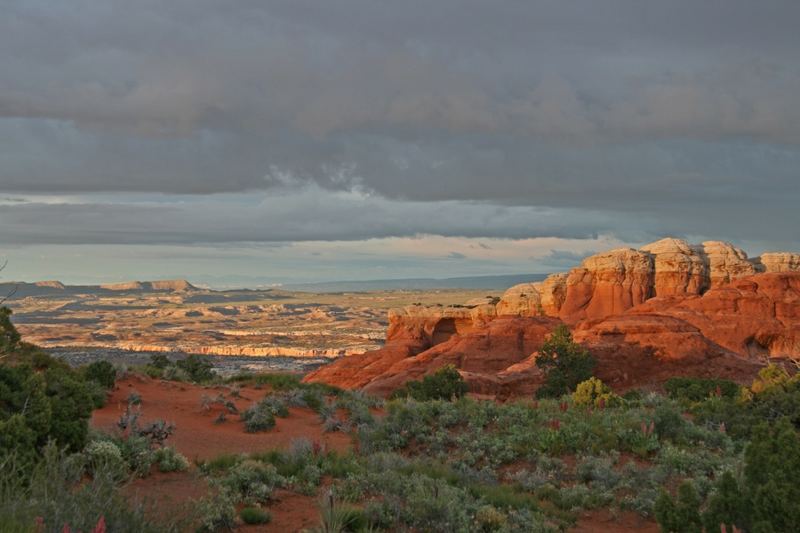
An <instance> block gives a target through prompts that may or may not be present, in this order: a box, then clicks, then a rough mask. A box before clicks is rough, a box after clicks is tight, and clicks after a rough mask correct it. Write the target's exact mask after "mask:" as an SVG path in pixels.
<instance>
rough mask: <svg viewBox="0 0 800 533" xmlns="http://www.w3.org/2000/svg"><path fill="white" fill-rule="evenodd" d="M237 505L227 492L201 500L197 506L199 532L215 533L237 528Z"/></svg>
mask: <svg viewBox="0 0 800 533" xmlns="http://www.w3.org/2000/svg"><path fill="white" fill-rule="evenodd" d="M235 503H236V502H235V500H234V497H233V496H232V495H231V494H230V493H228V492H226V491H220V492H218V493H217V494H214V495H212V496H208V497H206V498H203V499H202V500H200V501H199V502H198V503H197V505H196V507H197V515H198V522H199V524H198V526H197V531H198V532H202V533H215V532H217V531H229V530H231V529H233V528H234V527H236V507H235V506H234V504H235Z"/></svg>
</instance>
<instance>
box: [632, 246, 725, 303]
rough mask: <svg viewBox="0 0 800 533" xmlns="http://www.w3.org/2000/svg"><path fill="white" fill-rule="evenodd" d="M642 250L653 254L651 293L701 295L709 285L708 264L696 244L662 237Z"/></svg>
mask: <svg viewBox="0 0 800 533" xmlns="http://www.w3.org/2000/svg"><path fill="white" fill-rule="evenodd" d="M641 249H642V251H645V252H647V253H649V254H651V255H652V256H653V273H654V278H653V291H652V293H653V296H671V295H674V294H677V295H686V294H701V293H702V292H703V291H705V290H706V289H707V288H708V285H709V284H710V281H709V279H708V266H707V265H706V263H705V261H704V257H703V255H702V252H700V251H698V249H697V247H693V246H690V245H689V243H687V242H686V241H683V240H680V239H661V240H660V241H657V242H654V243H652V244H648V245H647V246H643V247H642V248H641Z"/></svg>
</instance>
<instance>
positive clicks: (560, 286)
mask: <svg viewBox="0 0 800 533" xmlns="http://www.w3.org/2000/svg"><path fill="white" fill-rule="evenodd" d="M567 277H568V275H567V274H551V275H550V276H548V277H547V278H546V279H545V280H544V281H540V282H535V283H523V284H520V285H515V286H514V287H511V288H510V289H508V290H507V291H506V292H505V293H504V294H503V297H502V298H501V299H500V302H499V303H498V304H497V315H498V316H558V311H559V309H561V306H562V305H563V304H564V299H565V297H566V292H567Z"/></svg>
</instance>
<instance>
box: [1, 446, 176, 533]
mask: <svg viewBox="0 0 800 533" xmlns="http://www.w3.org/2000/svg"><path fill="white" fill-rule="evenodd" d="M112 453H113V452H112ZM84 462H85V458H84V456H83V455H81V454H72V455H70V454H67V453H66V452H64V451H59V450H58V449H57V448H56V447H55V446H54V445H52V444H51V445H48V446H46V447H45V448H44V449H43V451H42V458H41V460H40V461H38V462H37V463H36V464H35V465H34V466H33V467H30V466H26V467H25V468H22V469H21V468H19V467H20V465H19V464H18V463H15V458H14V457H13V456H9V457H7V458H6V459H5V460H2V461H1V462H0V523H1V524H2V526H0V529H2V530H3V531H6V530H7V529H6V527H7V526H8V524H19V525H21V526H24V527H21V528H20V529H17V531H25V532H32V531H34V527H33V525H34V524H35V519H38V520H40V521H41V523H42V524H43V527H42V528H41V529H40V530H41V531H62V530H66V529H67V528H65V527H64V526H65V525H69V527H70V528H71V530H72V531H93V530H95V529H94V528H95V526H96V524H97V523H98V521H99V519H100V518H101V517H102V518H103V519H104V522H105V525H106V530H107V531H114V532H121V533H134V532H163V531H179V530H183V529H185V524H181V522H182V519H183V517H181V516H179V513H173V515H174V516H175V518H174V519H169V520H168V519H167V518H162V519H161V523H160V524H156V523H154V522H152V521H151V520H150V519H148V518H147V514H148V513H147V512H146V511H147V507H145V505H143V504H136V503H131V501H130V499H129V498H127V497H125V496H124V495H123V494H122V493H121V491H120V490H119V484H118V481H119V472H118V471H117V469H116V468H114V467H113V466H112V465H111V464H110V463H108V462H105V463H104V462H98V463H97V464H96V467H95V469H94V470H93V472H92V476H91V477H90V478H88V479H87V478H86V477H85V476H84V475H83V473H84ZM181 526H182V527H181ZM11 531H14V529H11Z"/></svg>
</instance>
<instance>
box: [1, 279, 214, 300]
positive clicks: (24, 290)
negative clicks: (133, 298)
mask: <svg viewBox="0 0 800 533" xmlns="http://www.w3.org/2000/svg"><path fill="white" fill-rule="evenodd" d="M199 290H200V289H198V288H197V287H195V286H194V285H192V284H191V283H189V282H188V281H186V280H183V279H177V280H160V281H130V282H125V283H112V284H106V285H64V284H63V283H61V282H60V281H37V282H35V283H26V282H6V283H0V295H5V294H11V293H13V298H14V299H19V298H27V297H29V296H33V297H38V296H51V295H56V296H57V295H62V294H67V293H68V294H92V293H102V292H103V291H113V292H165V293H166V292H181V293H184V292H193V291H199Z"/></svg>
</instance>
